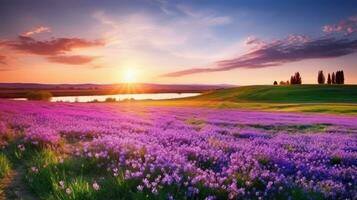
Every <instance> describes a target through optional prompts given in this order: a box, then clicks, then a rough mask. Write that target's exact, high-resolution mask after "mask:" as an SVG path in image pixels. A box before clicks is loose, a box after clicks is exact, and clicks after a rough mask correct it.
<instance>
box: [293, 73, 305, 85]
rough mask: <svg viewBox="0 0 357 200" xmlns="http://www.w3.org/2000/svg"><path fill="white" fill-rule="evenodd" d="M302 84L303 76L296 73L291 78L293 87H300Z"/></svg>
mask: <svg viewBox="0 0 357 200" xmlns="http://www.w3.org/2000/svg"><path fill="white" fill-rule="evenodd" d="M301 83H302V81H301V76H300V73H299V72H296V73H295V74H294V75H293V76H291V77H290V84H291V85H297V84H298V85H300V84H301Z"/></svg>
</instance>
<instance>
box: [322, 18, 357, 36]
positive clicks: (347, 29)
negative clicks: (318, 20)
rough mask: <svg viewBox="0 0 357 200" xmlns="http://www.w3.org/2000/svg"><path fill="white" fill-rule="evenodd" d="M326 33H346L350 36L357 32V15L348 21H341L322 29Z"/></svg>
mask: <svg viewBox="0 0 357 200" xmlns="http://www.w3.org/2000/svg"><path fill="white" fill-rule="evenodd" d="M322 31H324V32H325V33H336V32H337V33H345V34H347V35H350V34H352V33H355V32H357V15H356V16H352V17H350V18H348V19H346V20H342V21H340V22H339V23H338V24H329V25H325V26H323V27H322Z"/></svg>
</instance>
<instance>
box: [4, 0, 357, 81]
mask: <svg viewBox="0 0 357 200" xmlns="http://www.w3.org/2000/svg"><path fill="white" fill-rule="evenodd" d="M356 16H357V3H356V1H347V0H346V1H322V0H321V1H305V0H299V1H276V0H275V1H272V0H261V1H258V0H250V1H238V0H236V1H213V0H212V1H211V0H210V1H208V0H207V1H203V0H197V1H169V0H141V1H139V0H131V1H119V0H112V1H106V0H103V1H93V0H72V1H69V0H61V1H54V0H51V1H45V0H41V1H39V0H33V1H31V3H30V2H29V1H26V0H11V1H10V0H5V1H2V2H1V3H0V19H1V24H2V28H1V29H0V42H1V43H0V70H1V71H2V73H1V74H2V76H1V75H0V81H2V82H71V83H73V82H98V83H108V82H121V81H122V77H123V76H124V75H123V74H125V73H127V71H131V73H133V74H135V75H134V76H135V79H136V80H135V81H136V82H157V83H210V84H211V83H214V84H215V83H232V84H241V85H247V84H270V83H271V82H273V81H274V80H278V81H279V80H285V79H287V78H288V77H289V76H290V74H293V73H294V72H295V71H300V72H301V73H302V74H303V78H304V79H303V80H305V81H306V83H314V82H316V80H315V79H316V74H317V71H318V70H320V69H321V70H324V71H326V72H330V71H331V72H332V71H336V70H339V69H343V70H345V71H346V72H347V73H346V75H347V77H346V78H347V79H346V81H347V82H348V83H356V82H357V69H356V68H357V66H356V63H357V59H356V58H355V57H356V54H355V52H356V51H357V47H356V45H355V40H356V32H357V30H356V24H357V20H356V19H357V18H356ZM324 27H325V29H324ZM348 28H350V29H348ZM347 31H348V33H347ZM19 35H22V36H26V37H27V39H30V40H24V38H22V39H21V38H20V37H18V36H19ZM72 40H73V41H72ZM69 44H70V46H68V45H69ZM316 45H318V47H316V48H315V46H316ZM35 48H40V49H35ZM326 49H328V50H326ZM316 50H318V51H320V52H316ZM44 51H47V52H44ZM252 57H253V59H252ZM221 61H224V62H223V64H222V62H221ZM227 63H229V64H227ZM29 72H31V74H32V76H29V75H28V74H29ZM58 74H60V76H58Z"/></svg>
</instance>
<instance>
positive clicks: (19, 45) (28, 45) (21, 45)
mask: <svg viewBox="0 0 357 200" xmlns="http://www.w3.org/2000/svg"><path fill="white" fill-rule="evenodd" d="M6 45H7V46H8V47H11V48H13V49H15V50H18V51H22V52H26V53H30V54H37V55H50V56H51V55H58V54H63V53H66V52H70V51H72V50H73V49H78V48H89V47H96V46H103V45H104V43H103V42H102V41H99V40H95V41H89V40H84V39H80V38H54V39H51V40H44V41H40V40H36V39H34V38H32V37H27V36H18V38H17V39H16V40H12V41H7V42H6Z"/></svg>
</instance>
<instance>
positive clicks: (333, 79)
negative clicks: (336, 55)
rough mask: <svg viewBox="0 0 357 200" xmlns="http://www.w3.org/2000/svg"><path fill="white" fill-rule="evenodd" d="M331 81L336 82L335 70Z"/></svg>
mask: <svg viewBox="0 0 357 200" xmlns="http://www.w3.org/2000/svg"><path fill="white" fill-rule="evenodd" d="M331 82H332V84H336V76H335V72H332V77H331Z"/></svg>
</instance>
